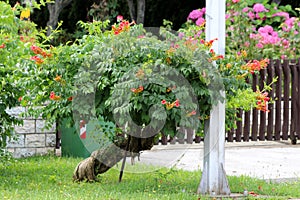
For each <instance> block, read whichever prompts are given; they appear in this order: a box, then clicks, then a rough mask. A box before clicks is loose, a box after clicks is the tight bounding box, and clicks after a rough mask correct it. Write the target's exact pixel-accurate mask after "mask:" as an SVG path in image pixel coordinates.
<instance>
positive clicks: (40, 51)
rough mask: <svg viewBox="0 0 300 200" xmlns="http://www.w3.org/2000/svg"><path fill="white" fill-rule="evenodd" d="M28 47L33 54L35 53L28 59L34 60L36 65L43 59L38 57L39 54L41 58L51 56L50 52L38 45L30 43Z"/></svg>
mask: <svg viewBox="0 0 300 200" xmlns="http://www.w3.org/2000/svg"><path fill="white" fill-rule="evenodd" d="M30 49H31V51H32V52H33V53H34V54H36V55H35V56H32V57H31V58H30V60H33V61H35V63H36V64H37V65H39V64H42V63H43V62H44V61H43V60H42V58H40V56H39V55H41V56H42V57H43V58H46V57H51V56H52V54H49V53H47V52H46V51H44V50H43V49H42V48H41V47H38V46H35V45H32V46H31V47H30Z"/></svg>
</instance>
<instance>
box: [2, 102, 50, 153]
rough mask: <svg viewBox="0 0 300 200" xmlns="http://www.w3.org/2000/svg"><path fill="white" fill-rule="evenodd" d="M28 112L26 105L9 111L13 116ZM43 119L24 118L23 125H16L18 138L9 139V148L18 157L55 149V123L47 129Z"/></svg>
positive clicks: (15, 134)
mask: <svg viewBox="0 0 300 200" xmlns="http://www.w3.org/2000/svg"><path fill="white" fill-rule="evenodd" d="M22 112H26V109H25V108H24V107H16V108H13V109H10V110H9V111H8V113H9V114H11V115H13V116H19V115H20V113H22ZM44 126H45V121H44V120H42V119H33V118H24V124H23V126H16V127H15V133H14V136H16V138H17V140H10V141H8V145H7V150H8V151H10V152H12V154H13V156H14V157H16V158H21V157H28V156H33V155H43V154H47V153H49V152H54V150H55V141H56V135H55V125H53V126H52V127H51V128H50V129H48V130H47V129H45V128H44Z"/></svg>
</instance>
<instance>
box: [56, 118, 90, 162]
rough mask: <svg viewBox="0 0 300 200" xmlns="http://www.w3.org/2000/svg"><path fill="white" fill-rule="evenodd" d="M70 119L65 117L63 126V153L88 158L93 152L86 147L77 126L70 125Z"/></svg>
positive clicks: (64, 155) (66, 155) (68, 155)
mask: <svg viewBox="0 0 300 200" xmlns="http://www.w3.org/2000/svg"><path fill="white" fill-rule="evenodd" d="M70 121H71V120H70V119H64V120H63V122H62V126H61V129H60V131H61V155H62V156H63V157H81V158H87V157H89V156H90V154H91V152H89V151H88V149H87V148H86V147H85V145H84V143H83V142H82V140H83V139H82V138H80V136H79V133H78V132H77V131H76V128H75V127H69V124H70V123H69V122H70Z"/></svg>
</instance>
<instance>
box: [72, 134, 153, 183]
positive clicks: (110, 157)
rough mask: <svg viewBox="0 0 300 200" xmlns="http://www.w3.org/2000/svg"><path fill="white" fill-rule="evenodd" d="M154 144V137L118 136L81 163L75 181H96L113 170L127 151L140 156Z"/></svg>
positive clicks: (133, 155)
mask: <svg viewBox="0 0 300 200" xmlns="http://www.w3.org/2000/svg"><path fill="white" fill-rule="evenodd" d="M153 144H154V136H153V137H149V138H136V137H133V136H127V137H125V136H124V135H120V136H118V138H117V140H116V141H115V142H114V143H112V144H110V145H108V146H106V147H104V148H102V149H99V150H96V151H94V152H93V153H92V154H91V156H90V157H88V158H86V159H84V160H83V161H81V162H80V163H79V164H78V165H77V166H76V168H75V170H74V173H73V180H74V181H96V176H97V175H98V174H102V173H104V172H106V171H107V170H109V169H110V168H112V167H113V166H114V165H115V164H117V163H118V162H119V161H121V160H122V158H123V157H124V155H125V153H126V149H128V152H129V153H130V155H131V157H135V156H137V155H139V152H140V151H142V150H150V149H151V148H152V147H153Z"/></svg>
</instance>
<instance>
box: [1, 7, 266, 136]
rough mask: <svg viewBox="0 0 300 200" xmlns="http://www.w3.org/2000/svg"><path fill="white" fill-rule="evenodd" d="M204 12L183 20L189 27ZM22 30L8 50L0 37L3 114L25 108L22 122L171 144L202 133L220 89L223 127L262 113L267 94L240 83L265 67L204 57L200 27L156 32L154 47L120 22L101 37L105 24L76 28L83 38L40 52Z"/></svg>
mask: <svg viewBox="0 0 300 200" xmlns="http://www.w3.org/2000/svg"><path fill="white" fill-rule="evenodd" d="M204 12H205V9H202V10H201V13H200V14H199V13H198V15H197V12H194V14H193V15H191V16H190V17H189V18H190V19H192V20H196V22H197V21H198V19H199V17H201V16H203V14H204ZM12 17H13V16H12ZM13 18H14V17H13ZM11 23H13V22H11ZM22 23H26V27H27V28H26V32H24V33H23V32H22V31H20V30H19V31H18V30H16V31H15V32H14V35H10V36H9V38H14V40H10V41H11V42H12V44H14V45H15V46H13V45H12V44H11V43H10V42H7V41H5V42H4V40H6V39H5V38H6V36H7V34H8V33H6V35H5V36H3V35H1V40H0V43H1V49H0V51H3V49H4V50H5V52H6V54H2V55H3V57H1V60H0V61H1V62H0V63H2V65H3V66H4V65H5V67H4V69H5V70H7V69H12V70H13V76H12V77H11V78H8V77H5V79H7V80H9V81H10V83H11V84H12V86H14V88H12V89H18V92H11V94H13V95H12V98H13V99H14V102H15V103H14V104H13V105H11V106H14V105H17V103H18V100H19V101H20V104H21V105H23V106H26V107H27V108H28V113H26V114H28V115H31V116H34V117H39V116H42V117H43V118H44V119H46V120H47V121H48V122H49V123H48V125H51V124H52V123H53V122H56V121H60V120H61V119H63V118H66V117H71V118H73V119H74V120H75V122H76V124H79V123H78V122H79V121H80V120H84V121H88V120H89V119H91V118H101V119H102V120H106V121H112V122H114V123H115V124H117V125H118V126H119V127H123V128H124V127H125V124H126V123H127V124H126V126H128V125H129V127H130V128H131V129H130V132H133V133H137V134H143V133H141V132H139V129H138V127H137V126H136V125H138V126H140V127H142V126H145V129H144V130H146V131H148V132H155V130H159V129H162V132H163V133H165V134H169V135H170V136H174V134H175V133H176V130H177V127H178V126H181V127H193V128H195V127H199V130H203V126H202V125H203V122H204V121H205V120H206V119H208V118H209V115H210V110H211V107H212V105H214V104H215V103H217V102H218V101H219V100H221V101H223V100H224V99H222V95H221V94H220V91H221V90H224V89H225V91H226V93H227V94H228V95H227V96H226V98H227V99H226V101H227V105H228V106H227V110H228V112H227V116H226V117H227V118H228V120H227V124H228V125H229V126H232V125H233V121H234V116H235V109H236V108H244V109H250V108H251V107H253V106H256V103H257V102H260V103H259V105H257V107H258V108H259V109H261V110H265V111H267V101H268V100H269V99H268V98H267V97H266V96H265V94H266V93H265V92H267V91H261V92H259V93H255V92H253V91H252V90H251V88H250V87H249V84H248V83H247V82H246V78H249V77H250V75H251V73H256V72H257V71H259V70H260V69H262V68H265V67H266V65H267V63H268V60H266V59H265V60H261V61H258V60H254V61H249V62H248V63H245V61H244V60H245V59H246V57H247V53H246V51H243V50H241V51H240V52H241V53H237V54H234V56H228V57H227V56H226V57H224V55H217V54H216V53H215V52H214V51H213V50H212V49H211V46H212V44H213V42H214V41H215V40H217V39H215V40H211V41H205V40H204V39H203V37H202V36H203V30H202V29H203V26H204V23H203V21H201V20H200V21H198V22H197V24H198V25H200V26H192V25H191V26H188V27H186V28H185V29H184V30H181V32H179V35H177V34H174V33H172V31H171V30H170V28H169V26H166V27H165V28H161V29H160V37H162V38H164V39H162V40H159V39H158V38H157V36H155V35H153V34H151V33H149V32H146V30H145V29H144V28H143V27H142V26H141V25H136V24H134V23H129V22H128V21H126V20H124V19H123V18H122V17H121V16H119V17H118V23H117V24H114V25H113V26H112V28H111V29H109V30H107V28H108V24H109V22H107V21H105V22H99V21H95V22H93V23H83V22H79V24H80V25H81V26H82V27H83V28H85V29H86V35H84V36H83V37H82V38H80V39H78V40H76V41H75V42H73V43H72V44H68V45H60V46H57V47H53V46H50V45H45V44H46V43H45V42H44V41H43V39H46V38H45V37H43V36H42V35H41V33H37V32H36V30H35V28H34V26H33V25H32V24H31V23H30V22H22ZM14 27H15V26H11V28H12V29H13V28H14ZM201 31H202V32H201ZM18 32H19V33H18ZM25 33H26V34H25ZM28 33H30V34H28ZM54 33H55V31H54ZM18 34H21V35H18ZM16 38H20V39H16ZM8 48H12V49H13V48H14V49H16V50H17V51H13V50H12V49H8ZM6 49H7V50H6ZM8 52H17V54H15V55H14V56H10V55H9V54H8ZM2 55H1V56H2ZM4 55H5V56H4ZM8 58H9V59H8ZM8 63H9V65H8ZM214 63H216V64H217V67H216V66H215V65H214ZM7 66H10V67H11V68H7ZM19 90H20V91H19ZM11 91H13V90H11ZM261 95H263V96H261ZM241 96H243V97H246V98H242V99H239V98H238V97H241ZM2 101H3V100H2ZM9 106H10V105H9ZM9 106H8V104H5V105H4V108H7V107H9ZM76 120H77V121H76ZM136 128H137V129H136ZM138 132H139V133H138ZM139 136H141V135H139ZM111 138H112V139H113V137H111Z"/></svg>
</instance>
